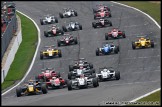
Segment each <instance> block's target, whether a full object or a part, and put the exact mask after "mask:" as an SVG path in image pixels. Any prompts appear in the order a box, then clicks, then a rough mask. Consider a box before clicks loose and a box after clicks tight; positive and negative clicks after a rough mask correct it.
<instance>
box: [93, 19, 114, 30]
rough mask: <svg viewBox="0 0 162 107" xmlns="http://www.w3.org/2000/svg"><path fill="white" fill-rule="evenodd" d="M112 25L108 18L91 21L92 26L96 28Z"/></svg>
mask: <svg viewBox="0 0 162 107" xmlns="http://www.w3.org/2000/svg"><path fill="white" fill-rule="evenodd" d="M108 26H112V22H111V21H110V20H108V19H99V20H98V21H97V22H92V27H94V28H98V27H108Z"/></svg>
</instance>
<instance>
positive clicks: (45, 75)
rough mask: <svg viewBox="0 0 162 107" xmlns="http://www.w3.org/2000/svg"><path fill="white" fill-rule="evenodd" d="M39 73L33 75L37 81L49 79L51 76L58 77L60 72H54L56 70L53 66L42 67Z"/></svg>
mask: <svg viewBox="0 0 162 107" xmlns="http://www.w3.org/2000/svg"><path fill="white" fill-rule="evenodd" d="M41 71H42V72H41V74H39V75H38V76H35V79H36V80H38V81H42V82H45V81H49V80H50V79H52V77H56V76H57V77H60V76H61V75H60V72H56V70H55V69H54V68H44V69H42V70H41Z"/></svg>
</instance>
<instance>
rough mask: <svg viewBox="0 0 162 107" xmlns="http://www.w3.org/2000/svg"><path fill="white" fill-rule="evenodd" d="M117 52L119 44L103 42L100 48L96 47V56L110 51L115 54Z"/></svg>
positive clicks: (107, 53)
mask: <svg viewBox="0 0 162 107" xmlns="http://www.w3.org/2000/svg"><path fill="white" fill-rule="evenodd" d="M118 52H119V46H115V45H114V44H113V43H111V44H110V43H106V44H105V43H104V44H103V46H102V48H97V49H96V56H99V55H101V54H102V55H109V54H111V53H115V54H117V53H118Z"/></svg>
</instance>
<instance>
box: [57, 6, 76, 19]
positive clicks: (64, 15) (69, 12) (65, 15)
mask: <svg viewBox="0 0 162 107" xmlns="http://www.w3.org/2000/svg"><path fill="white" fill-rule="evenodd" d="M59 16H60V18H68V17H72V16H78V13H77V11H75V10H73V9H70V8H64V9H63V13H59Z"/></svg>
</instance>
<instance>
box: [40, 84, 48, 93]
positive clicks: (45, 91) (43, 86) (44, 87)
mask: <svg viewBox="0 0 162 107" xmlns="http://www.w3.org/2000/svg"><path fill="white" fill-rule="evenodd" d="M41 88H42V92H43V94H47V92H48V91H47V87H46V84H42V86H41Z"/></svg>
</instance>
